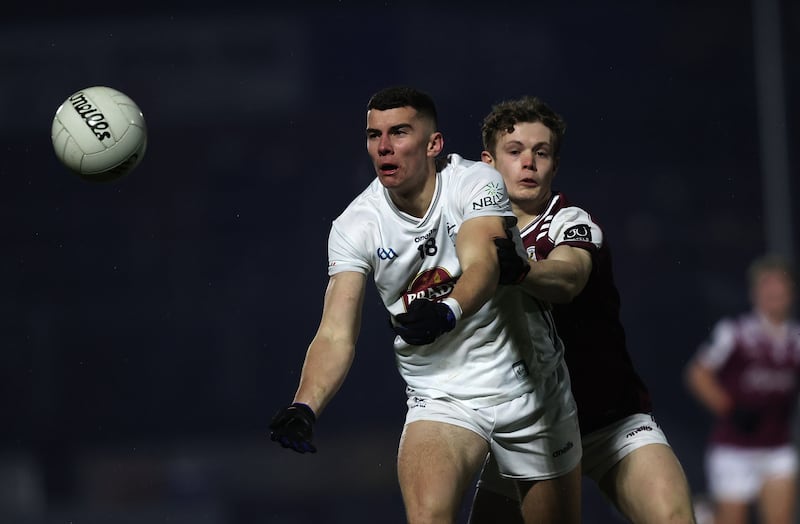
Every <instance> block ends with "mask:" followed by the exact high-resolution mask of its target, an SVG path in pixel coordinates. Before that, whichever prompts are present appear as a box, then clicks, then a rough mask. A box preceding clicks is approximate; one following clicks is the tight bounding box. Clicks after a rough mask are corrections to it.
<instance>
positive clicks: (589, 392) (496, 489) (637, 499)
mask: <svg viewBox="0 0 800 524" xmlns="http://www.w3.org/2000/svg"><path fill="white" fill-rule="evenodd" d="M564 130H565V123H564V121H563V119H562V118H561V116H560V115H558V114H557V113H555V112H554V111H553V110H552V109H551V108H550V107H548V106H547V105H546V104H545V103H543V102H542V101H541V100H539V99H538V98H534V97H524V98H521V99H517V100H511V101H506V102H502V103H500V104H498V105H496V106H494V108H493V109H492V111H491V113H490V114H489V115H487V116H486V118H485V119H484V122H483V129H482V131H483V143H484V149H485V150H484V151H483V153H482V159H483V160H484V161H485V162H487V163H489V164H491V165H493V166H495V167H496V168H497V169H498V171H500V173H502V175H503V179H504V181H505V184H506V187H507V190H508V194H509V198H510V199H511V204H512V208H513V210H514V213H515V214H516V216H517V218H518V220H519V222H518V224H519V226H520V232H521V234H522V238H523V242H524V244H525V246H526V248H527V251H528V256H529V258H530V260H531V269H530V272H529V273H528V275H527V277H526V278H525V280H524V281H523V282H522V284H521V285H522V287H523V288H524V290H525V291H526V292H527V293H528V294H529V295H530V297H531V300H534V301H536V302H537V303H539V304H540V307H542V308H549V307H551V306H550V305H551V304H552V307H553V314H554V317H555V320H556V326H557V328H558V334H559V335H560V336H561V338H562V339H563V341H564V345H565V352H566V361H567V366H568V368H569V372H570V375H571V377H572V389H573V393H574V394H575V401H576V402H577V404H578V417H579V419H580V426H581V433H582V439H583V460H582V469H583V474H584V475H586V476H588V477H589V478H591V479H592V480H594V481H595V482H596V483H597V485H598V486H599V487H600V489H601V490H602V492H603V493H604V494H605V496H606V497H608V499H609V500H610V501H611V502H612V503H613V504H614V505H615V506H616V507H617V508H618V510H619V511H620V512H621V513H622V514H623V515H625V516H626V517H627V518H628V519H630V520H631V521H633V522H636V523H644V522H648V523H650V522H676V523H677V522H693V521H694V516H693V508H692V503H691V497H690V491H689V487H688V482H687V480H686V477H685V475H684V472H683V468H682V467H681V465H680V463H679V461H678V459H677V457H676V456H675V454H674V453H673V451H672V449H671V448H670V446H669V445H668V443H667V439H666V437H665V435H664V433H663V431H662V430H661V428H660V427H659V426H658V424H656V422H655V419H654V418H653V417H652V415H651V409H652V406H651V401H650V396H649V394H648V391H647V388H646V387H645V385H644V384H643V382H642V380H641V379H640V378H639V376H638V375H637V373H636V371H635V370H634V367H633V364H632V362H631V359H630V356H629V354H628V351H627V348H626V340H625V334H624V330H623V326H622V324H621V322H620V314H619V307H620V301H619V294H618V292H617V289H616V286H615V284H614V279H613V271H612V266H611V253H610V250H609V247H608V242H607V241H606V240H605V238H604V235H603V231H602V229H601V228H600V226H599V225H598V224H597V222H596V221H595V220H594V219H593V218H592V216H591V215H590V214H589V213H588V212H587V211H585V210H584V209H582V208H580V207H578V206H575V205H573V204H571V203H570V202H569V201H568V200H567V199H566V197H565V196H564V195H563V194H561V193H559V192H556V191H553V190H552V183H553V178H554V176H555V174H556V172H557V169H558V164H559V150H560V147H561V144H562V140H563V136H564ZM498 247H499V249H500V251H499V253H500V255H501V257H500V258H501V261H502V259H503V258H504V257H505V258H508V259H509V260H510V261H511V267H513V264H514V260H513V258H510V255H513V251H508V250H506V249H504V248H503V247H502V246H500V245H498ZM504 253H505V254H504ZM501 265H502V264H501ZM512 495H513V491H510V490H508V486H507V484H506V483H505V481H503V480H502V479H501V478H500V477H499V476H498V475H497V474H496V467H495V465H494V462H493V461H492V459H491V457H490V460H489V461H488V462H487V464H486V466H485V468H484V471H483V473H482V476H481V479H480V481H479V485H478V490H477V493H476V497H475V500H474V504H473V511H472V516H471V522H473V523H474V524H477V523H490V522H519V518H520V517H519V512H518V511H517V506H516V504H515V501H514V500H513V497H512Z"/></svg>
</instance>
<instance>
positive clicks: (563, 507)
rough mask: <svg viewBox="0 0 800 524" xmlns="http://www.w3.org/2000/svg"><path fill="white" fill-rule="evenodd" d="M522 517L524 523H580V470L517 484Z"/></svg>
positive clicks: (578, 467)
mask: <svg viewBox="0 0 800 524" xmlns="http://www.w3.org/2000/svg"><path fill="white" fill-rule="evenodd" d="M518 485H519V491H520V494H521V495H522V508H521V509H522V515H523V518H524V522H525V523H526V524H540V523H541V524H579V523H580V521H581V468H580V464H578V465H577V466H575V467H574V468H573V469H572V470H571V471H569V472H567V473H565V474H563V475H560V476H558V477H555V478H551V479H547V480H537V481H533V482H531V481H519V482H518Z"/></svg>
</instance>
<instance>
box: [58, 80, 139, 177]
mask: <svg viewBox="0 0 800 524" xmlns="http://www.w3.org/2000/svg"><path fill="white" fill-rule="evenodd" d="M50 138H51V139H52V141H53V148H54V149H55V152H56V156H57V157H58V159H59V160H60V161H61V162H62V163H63V164H64V165H65V166H66V167H67V168H69V169H70V170H71V171H73V172H74V173H76V174H78V175H79V176H80V177H81V178H84V179H86V180H97V181H110V180H116V179H118V178H120V177H122V176H125V175H126V174H128V173H130V172H131V170H133V168H135V167H136V166H137V165H138V164H139V162H141V160H142V157H143V156H144V152H145V149H146V147H147V128H146V127H145V123H144V116H143V115H142V111H141V110H140V109H139V106H137V105H136V103H135V102H134V101H133V100H131V99H130V98H129V97H128V96H127V95H125V94H123V93H120V92H119V91H117V90H116V89H112V88H110V87H104V86H94V87H87V88H86V89H82V90H80V91H78V92H76V93H75V94H73V95H72V96H70V97H69V98H67V99H66V100H65V101H64V103H63V104H61V105H60V106H59V108H58V109H57V110H56V115H55V117H54V118H53V127H52V130H51V134H50Z"/></svg>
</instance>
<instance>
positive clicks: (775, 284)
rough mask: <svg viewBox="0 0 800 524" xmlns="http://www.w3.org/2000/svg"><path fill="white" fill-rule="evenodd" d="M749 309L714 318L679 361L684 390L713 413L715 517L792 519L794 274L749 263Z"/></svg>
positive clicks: (765, 260)
mask: <svg viewBox="0 0 800 524" xmlns="http://www.w3.org/2000/svg"><path fill="white" fill-rule="evenodd" d="M748 276H749V281H750V282H749V283H750V300H751V302H752V304H753V309H752V311H750V312H748V313H745V314H742V315H740V316H738V317H731V318H724V319H722V320H720V321H719V322H718V323H717V324H716V326H715V328H714V330H713V332H712V334H711V337H710V338H709V340H708V341H707V342H706V343H704V344H703V345H702V346H700V349H699V350H698V352H697V354H696V355H695V357H694V358H693V359H692V360H691V362H690V363H689V365H688V366H687V368H686V379H687V385H688V386H689V390H690V391H691V392H692V393H693V394H694V395H695V397H697V399H698V400H699V401H700V403H701V404H703V405H704V406H705V407H706V408H708V410H709V411H711V413H713V414H714V416H715V417H716V419H715V423H714V427H713V430H712V433H711V436H710V442H709V445H708V448H707V453H706V480H707V482H708V487H709V491H710V494H711V498H712V499H713V500H714V502H715V513H716V522H718V523H727V522H736V523H744V522H747V516H748V513H749V509H750V505H751V504H752V503H754V502H756V501H757V502H758V506H759V510H760V513H761V520H760V522H765V523H767V524H789V523H793V522H794V513H795V497H796V495H795V483H796V475H797V452H796V449H795V447H794V445H793V444H792V417H793V414H794V412H795V408H796V405H797V396H798V392H799V391H800V381H798V375H799V374H800V324H798V323H797V322H796V321H795V320H792V319H791V318H790V315H791V310H792V303H793V288H794V278H793V276H792V274H791V270H790V266H789V264H788V263H787V262H786V261H785V260H784V259H782V258H780V257H777V256H774V255H768V256H764V257H762V258H759V259H757V260H756V261H754V262H753V263H752V264H751V266H750V268H749V273H748Z"/></svg>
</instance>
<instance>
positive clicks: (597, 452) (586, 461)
mask: <svg viewBox="0 0 800 524" xmlns="http://www.w3.org/2000/svg"><path fill="white" fill-rule="evenodd" d="M648 444H665V445H669V444H668V443H667V437H666V435H664V432H663V431H662V430H661V428H660V427H659V425H658V424H656V422H655V419H654V418H653V416H652V415H648V414H644V413H637V414H634V415H630V416H628V417H625V418H623V419H620V420H618V421H616V422H614V423H613V424H609V425H608V426H605V427H603V428H600V429H598V430H596V431H593V432H592V433H589V434H588V435H585V436H584V437H583V460H582V463H581V469H582V473H583V475H585V476H587V477H589V478H591V479H592V480H594V481H595V482H597V483H599V482H600V479H601V478H602V477H603V475H605V474H606V473H607V472H608V470H609V469H611V468H612V467H613V466H614V465H615V464H616V463H618V462H619V461H620V460H622V459H623V458H625V456H627V455H628V454H630V453H631V452H633V451H634V450H636V449H639V448H641V447H643V446H647V445H648ZM478 486H479V487H481V488H483V489H487V490H489V491H493V492H495V493H500V494H501V495H503V496H505V497H507V498H510V499H513V500H516V499H518V495H517V491H516V488H515V486H513V485H512V484H511V483H508V482H504V481H503V480H502V479H501V478H500V477H499V475H498V472H497V465H496V464H494V461H493V460H492V457H489V459H488V460H487V462H486V465H485V466H484V468H483V472H482V473H481V478H480V480H479V481H478Z"/></svg>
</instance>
